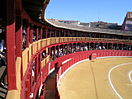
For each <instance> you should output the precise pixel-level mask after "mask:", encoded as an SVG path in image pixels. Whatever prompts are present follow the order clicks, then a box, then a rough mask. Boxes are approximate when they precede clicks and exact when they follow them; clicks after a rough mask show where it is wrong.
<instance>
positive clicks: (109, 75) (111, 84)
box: [108, 63, 132, 99]
mask: <svg viewBox="0 0 132 99" xmlns="http://www.w3.org/2000/svg"><path fill="white" fill-rule="evenodd" d="M129 64H132V63H123V64H119V65H116V66H114V67H112V68H111V69H110V70H109V73H108V80H109V83H110V86H111V87H112V90H113V91H114V92H115V94H116V95H117V96H118V97H119V98H120V99H123V97H122V96H121V95H120V94H119V93H118V92H117V90H116V89H115V87H114V85H113V83H112V81H111V72H112V71H113V70H114V69H116V68H118V67H121V66H124V65H129Z"/></svg>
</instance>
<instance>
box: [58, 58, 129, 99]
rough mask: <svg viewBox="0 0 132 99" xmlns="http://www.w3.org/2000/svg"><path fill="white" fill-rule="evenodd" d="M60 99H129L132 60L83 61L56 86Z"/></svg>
mask: <svg viewBox="0 0 132 99" xmlns="http://www.w3.org/2000/svg"><path fill="white" fill-rule="evenodd" d="M58 88H59V93H60V98H61V99H132V58H105V59H96V60H94V61H86V62H83V63H80V64H79V65H76V66H75V67H74V68H72V69H71V70H70V71H68V72H67V73H66V75H65V76H64V77H62V79H61V80H60V83H59V85H58Z"/></svg>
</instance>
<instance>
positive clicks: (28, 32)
mask: <svg viewBox="0 0 132 99" xmlns="http://www.w3.org/2000/svg"><path fill="white" fill-rule="evenodd" d="M29 34H30V26H29V24H28V27H27V34H26V47H29V42H30V39H29Z"/></svg>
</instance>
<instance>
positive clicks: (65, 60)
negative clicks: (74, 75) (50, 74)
mask: <svg viewBox="0 0 132 99" xmlns="http://www.w3.org/2000/svg"><path fill="white" fill-rule="evenodd" d="M71 59H72V58H69V59H67V60H65V61H63V62H62V64H65V63H67V62H68V61H70V60H71Z"/></svg>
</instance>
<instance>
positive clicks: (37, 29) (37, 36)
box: [36, 27, 39, 41]
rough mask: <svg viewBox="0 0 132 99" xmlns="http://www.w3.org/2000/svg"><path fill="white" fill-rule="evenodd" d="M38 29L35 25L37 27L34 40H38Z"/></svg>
mask: <svg viewBox="0 0 132 99" xmlns="http://www.w3.org/2000/svg"><path fill="white" fill-rule="evenodd" d="M38 31H39V30H38V27H37V29H36V41H38V34H39V33H38Z"/></svg>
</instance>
